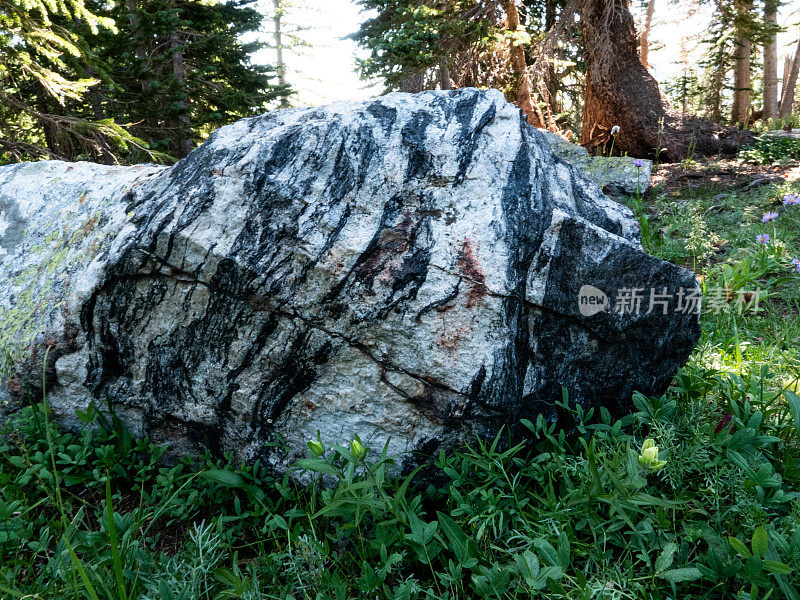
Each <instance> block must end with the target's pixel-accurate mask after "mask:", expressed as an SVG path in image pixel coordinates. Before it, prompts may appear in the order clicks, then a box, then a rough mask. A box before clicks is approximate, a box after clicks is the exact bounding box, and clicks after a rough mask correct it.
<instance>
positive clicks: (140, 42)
mask: <svg viewBox="0 0 800 600" xmlns="http://www.w3.org/2000/svg"><path fill="white" fill-rule="evenodd" d="M127 8H128V22H129V23H130V24H131V37H132V38H133V42H134V50H133V53H134V55H135V56H136V58H138V59H139V63H140V65H141V69H142V73H143V74H144V73H147V71H148V70H149V68H150V64H149V62H148V61H147V48H146V46H145V43H144V39H143V37H142V31H141V24H140V22H139V5H138V3H137V0H127ZM141 85H142V91H143V92H145V93H149V92H150V80H149V79H148V78H147V77H142V83H141Z"/></svg>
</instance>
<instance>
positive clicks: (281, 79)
mask: <svg viewBox="0 0 800 600" xmlns="http://www.w3.org/2000/svg"><path fill="white" fill-rule="evenodd" d="M282 3H283V2H282V0H273V5H274V7H275V15H274V16H273V17H272V21H273V23H274V24H275V31H274V36H275V54H276V61H277V64H276V68H277V71H278V84H279V85H280V86H281V87H284V86H285V85H286V62H285V60H284V58H283V6H282ZM288 107H289V99H288V98H287V97H286V96H282V97H281V108H288Z"/></svg>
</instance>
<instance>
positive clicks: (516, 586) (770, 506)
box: [0, 186, 800, 600]
mask: <svg viewBox="0 0 800 600" xmlns="http://www.w3.org/2000/svg"><path fill="white" fill-rule="evenodd" d="M723 191H724V190H723V189H720V188H714V187H705V188H699V189H695V190H694V191H692V192H691V193H685V192H682V193H681V195H680V196H678V197H675V196H674V195H672V194H671V193H668V192H666V191H664V190H656V191H655V192H654V194H653V196H652V197H651V198H649V199H647V200H646V201H642V200H641V199H640V200H638V201H636V200H634V201H633V202H632V206H633V208H634V210H635V211H636V213H637V215H638V216H639V218H640V220H641V222H642V223H643V226H644V228H645V233H646V235H645V236H644V237H645V241H644V245H645V247H646V249H648V250H649V251H650V252H652V253H654V254H656V255H658V256H661V257H664V258H667V259H669V260H672V261H675V262H678V263H679V264H683V265H686V266H688V267H690V268H694V269H695V270H696V271H697V272H698V274H699V275H700V276H701V278H702V280H703V282H704V285H705V287H706V292H707V293H708V292H709V290H711V289H712V288H714V287H721V288H723V289H724V290H726V294H727V293H728V292H730V293H731V294H732V297H733V298H736V296H737V294H738V293H739V292H745V291H748V290H754V289H757V288H761V289H762V290H763V291H764V294H765V295H764V297H763V298H762V300H761V301H760V303H759V311H758V312H756V313H753V312H752V311H745V312H744V313H743V314H739V313H738V311H737V310H735V307H736V304H735V302H727V300H726V301H724V302H723V306H722V310H720V311H719V314H714V313H713V312H712V311H709V310H706V311H705V312H704V314H703V317H702V321H703V335H702V338H701V341H700V343H699V345H698V347H697V350H696V351H695V352H694V354H693V355H692V358H691V360H690V362H689V364H688V365H687V366H686V367H685V368H684V369H682V370H681V371H680V373H679V374H678V375H677V377H676V378H675V380H674V382H673V385H672V386H671V388H670V390H669V391H668V393H667V394H666V395H665V396H664V397H662V398H645V397H643V396H640V395H637V396H636V397H635V398H634V401H635V405H636V412H635V413H634V414H632V415H629V416H627V417H625V418H624V419H622V420H619V421H615V420H613V419H612V418H611V417H610V416H609V414H608V413H607V411H605V410H599V411H594V410H592V411H589V412H588V413H584V412H583V411H581V410H580V409H569V408H568V407H567V405H565V411H567V412H568V413H569V414H571V415H572V421H571V422H565V423H562V424H561V425H560V426H557V425H555V424H549V423H545V422H544V421H543V420H540V421H539V422H537V423H525V425H526V427H527V428H528V429H529V430H530V441H529V442H528V443H527V444H521V445H517V446H513V447H511V448H509V447H508V445H507V444H504V443H500V442H502V441H503V439H502V434H501V438H499V441H498V442H497V443H479V442H476V443H474V444H473V445H471V446H468V447H465V448H462V449H460V450H458V451H455V452H452V453H450V454H443V455H440V456H438V457H436V460H435V468H434V469H433V472H434V473H435V474H436V475H437V478H435V479H434V481H435V482H436V483H435V484H429V485H421V484H417V483H415V482H413V481H412V480H411V478H410V477H406V478H399V479H398V478H393V477H390V476H389V475H387V473H388V472H390V470H391V469H390V467H391V464H392V462H393V459H392V457H390V456H386V455H385V454H382V453H381V450H382V449H381V448H372V449H368V451H366V452H365V451H362V447H361V446H360V442H358V443H351V442H352V441H351V440H319V441H318V442H316V443H313V444H311V446H310V447H309V457H308V458H307V459H305V460H303V461H301V462H300V463H299V464H298V465H297V468H298V469H299V470H301V471H304V472H305V478H306V480H308V481H321V480H324V481H325V482H326V484H327V485H306V486H299V485H296V484H294V483H293V482H292V480H291V479H290V478H289V477H283V478H274V477H271V476H269V475H268V474H267V472H266V471H265V470H264V469H263V468H262V467H261V466H260V465H259V464H255V465H244V466H242V465H237V464H233V463H232V461H231V460H218V459H212V458H211V457H209V456H203V457H196V458H195V459H193V460H189V459H187V460H184V461H182V462H179V463H178V464H174V465H171V466H170V465H165V464H164V463H163V460H162V457H163V453H164V451H165V450H164V448H159V447H156V446H154V445H152V444H150V443H149V442H148V441H147V440H140V439H135V438H133V437H132V436H131V435H130V434H129V433H128V431H127V430H126V429H125V428H124V427H123V426H122V424H121V423H120V422H119V420H118V419H116V418H115V417H114V416H113V414H109V413H108V412H107V411H104V412H102V413H101V412H98V411H97V410H95V409H94V408H93V409H92V410H90V411H89V413H87V414H85V415H82V418H83V419H84V420H85V421H86V422H87V424H92V426H91V427H87V428H86V429H85V430H84V431H82V432H79V433H74V432H68V431H63V430H59V429H58V428H57V426H56V425H55V424H54V423H53V422H51V421H50V420H49V419H48V418H47V409H46V403H43V404H37V405H33V406H30V407H28V408H27V409H25V410H24V411H23V412H22V413H20V414H19V415H17V416H16V417H15V418H14V419H13V420H12V421H11V422H10V423H9V424H8V425H7V426H6V427H5V429H4V431H3V433H2V436H0V598H2V599H6V598H8V599H11V598H41V599H45V598H48V599H49V598H53V599H58V600H69V599H73V598H74V599H78V598H80V599H85V598H90V599H92V600H94V599H112V598H113V599H118V600H122V599H127V600H134V599H143V600H144V599H156V598H160V599H165V600H166V599H173V598H174V599H178V598H181V599H186V600H188V599H192V600H194V599H201V598H208V599H211V598H215V599H216V598H242V599H247V600H250V599H258V598H294V599H298V600H299V599H314V600H317V599H328V598H330V599H345V598H364V599H370V600H372V599H374V598H380V599H384V598H386V599H395V598H397V599H412V598H414V599H422V598H442V599H444V598H451V599H454V598H500V599H506V598H509V599H510V598H520V599H522V598H569V599H573V598H587V599H588V598H608V599H624V598H631V599H638V598H653V599H666V598H674V599H678V598H742V599H745V598H747V599H757V598H758V599H765V598H800V528H799V527H798V525H800V494H798V491H800V398H798V395H797V392H798V381H799V380H800V354H799V353H798V347H797V346H798V341H800V320H798V318H797V316H798V314H799V313H800V299H799V298H798V292H797V289H798V283H800V274H798V273H796V272H795V271H793V270H792V267H791V265H790V260H791V258H792V257H793V256H794V255H796V253H798V252H800V206H786V207H784V206H783V205H781V204H780V198H782V197H783V195H784V194H785V193H786V192H788V191H790V190H789V189H787V188H785V187H780V186H774V187H771V188H762V189H758V190H754V191H752V192H748V193H746V194H742V193H739V192H732V193H731V194H730V195H728V196H727V197H725V198H719V197H716V196H718V194H720V193H722V192H723ZM776 207H777V208H776ZM776 209H777V211H778V212H779V213H780V216H779V218H778V220H777V221H776V222H775V224H774V225H773V224H770V225H763V224H762V223H761V222H760V219H761V216H762V214H763V213H764V212H766V211H767V210H776ZM765 231H767V232H769V233H770V234H771V236H772V238H773V240H774V242H775V243H773V244H771V245H769V246H767V247H765V246H759V245H758V244H757V243H756V242H755V237H756V235H758V234H759V233H763V232H765ZM723 242H724V243H723ZM726 298H727V296H726ZM648 439H652V440H653V443H654V444H655V446H657V448H658V450H657V455H656V452H654V451H653V450H652V449H650V450H645V448H646V447H647V446H650V443H647V444H645V442H646V440H648ZM337 444H341V445H337ZM661 461H663V464H662V462H661Z"/></svg>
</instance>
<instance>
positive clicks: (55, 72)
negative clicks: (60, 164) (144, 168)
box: [0, 0, 144, 164]
mask: <svg viewBox="0 0 800 600" xmlns="http://www.w3.org/2000/svg"><path fill="white" fill-rule="evenodd" d="M0 31H2V35H0V57H2V60H0V100H2V102H0V164H1V163H8V162H15V161H19V160H29V159H37V158H67V159H69V158H73V157H74V156H77V155H85V156H86V157H89V158H100V157H102V156H109V155H110V154H112V148H113V149H114V150H124V151H130V150H131V149H142V150H144V144H143V143H142V142H141V141H140V140H137V139H135V138H134V137H132V136H130V135H129V134H128V133H127V132H126V131H125V130H124V129H122V128H121V127H119V126H118V125H116V124H115V123H113V122H111V121H106V120H102V119H95V118H92V117H91V116H90V118H88V119H87V118H81V117H79V116H76V115H73V114H68V113H67V112H65V107H66V106H68V105H69V104H70V103H77V102H79V101H81V100H82V98H83V97H84V96H85V95H86V94H87V92H88V91H89V90H90V89H91V88H92V86H94V85H96V84H98V82H99V81H100V80H101V78H102V77H103V76H104V73H103V68H102V66H101V65H100V64H99V62H98V61H97V60H96V57H95V56H94V55H93V54H92V52H91V51H90V50H89V48H88V46H87V43H86V40H85V38H84V37H83V32H89V33H90V34H92V35H99V34H100V33H101V32H107V33H109V34H114V33H115V32H116V29H115V25H114V21H113V20H112V19H110V18H108V17H104V16H102V15H98V14H97V13H96V12H94V11H92V10H90V9H89V8H87V6H86V4H85V3H84V2H83V0H67V1H65V2H57V3H56V2H46V1H42V0H0Z"/></svg>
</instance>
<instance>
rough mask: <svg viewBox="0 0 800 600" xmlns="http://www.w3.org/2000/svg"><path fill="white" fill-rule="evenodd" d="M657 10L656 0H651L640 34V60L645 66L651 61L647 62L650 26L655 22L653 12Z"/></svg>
mask: <svg viewBox="0 0 800 600" xmlns="http://www.w3.org/2000/svg"><path fill="white" fill-rule="evenodd" d="M655 10H656V0H650V2H648V3H647V16H646V17H645V19H644V27H643V28H642V33H641V35H640V36H639V60H641V61H642V64H643V65H644V66H645V67H649V66H650V63H648V62H647V58H648V55H649V54H650V26H651V25H652V24H653V13H654V12H655Z"/></svg>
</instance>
